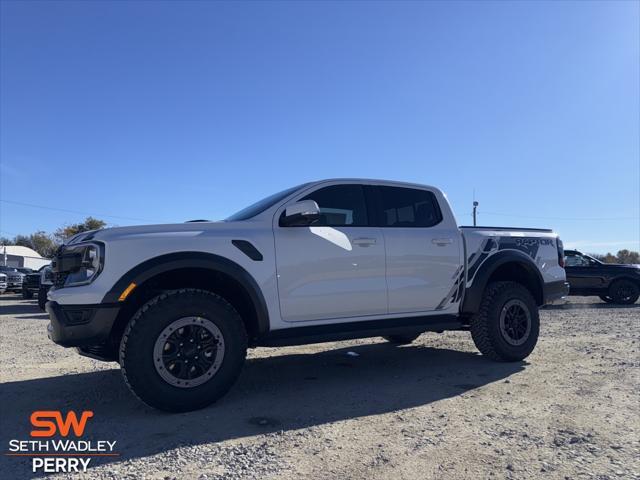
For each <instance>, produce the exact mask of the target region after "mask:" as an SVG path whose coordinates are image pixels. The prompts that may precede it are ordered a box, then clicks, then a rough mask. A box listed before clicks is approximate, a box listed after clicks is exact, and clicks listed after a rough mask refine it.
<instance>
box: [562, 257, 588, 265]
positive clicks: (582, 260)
mask: <svg viewBox="0 0 640 480" xmlns="http://www.w3.org/2000/svg"><path fill="white" fill-rule="evenodd" d="M564 264H565V265H566V266H567V267H588V266H589V260H588V259H587V258H586V257H583V256H582V255H567V256H566V257H565V260H564Z"/></svg>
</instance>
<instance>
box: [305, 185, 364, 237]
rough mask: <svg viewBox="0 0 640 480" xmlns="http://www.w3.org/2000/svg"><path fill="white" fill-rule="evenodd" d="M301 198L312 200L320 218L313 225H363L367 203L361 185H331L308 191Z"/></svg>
mask: <svg viewBox="0 0 640 480" xmlns="http://www.w3.org/2000/svg"><path fill="white" fill-rule="evenodd" d="M301 200H314V201H315V202H316V203H317V204H318V206H319V207H320V218H319V219H318V221H316V222H314V223H313V226H314V227H364V226H366V225H367V205H366V203H365V199H364V189H363V188H362V185H332V186H330V187H324V188H321V189H319V190H316V191H315V192H312V193H310V194H309V195H307V196H306V197H304V198H302V199H301Z"/></svg>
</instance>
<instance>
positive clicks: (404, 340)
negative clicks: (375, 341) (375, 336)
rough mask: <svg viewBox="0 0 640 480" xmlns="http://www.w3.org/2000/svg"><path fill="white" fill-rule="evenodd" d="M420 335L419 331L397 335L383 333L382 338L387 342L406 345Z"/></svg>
mask: <svg viewBox="0 0 640 480" xmlns="http://www.w3.org/2000/svg"><path fill="white" fill-rule="evenodd" d="M419 336H420V334H419V333H407V334H404V335H402V334H398V335H385V336H384V337H382V338H384V339H385V340H386V341H387V342H390V343H394V344H396V345H408V344H410V343H411V342H413V341H414V340H415V339H416V338H418V337H419Z"/></svg>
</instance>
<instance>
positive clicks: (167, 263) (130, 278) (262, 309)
mask: <svg viewBox="0 0 640 480" xmlns="http://www.w3.org/2000/svg"><path fill="white" fill-rule="evenodd" d="M182 268H204V269H209V270H212V271H216V272H220V273H223V274H225V275H228V276H229V277H231V278H233V279H234V280H235V281H236V282H238V283H239V284H240V285H242V286H243V287H244V288H245V290H246V291H247V293H248V295H249V298H250V299H251V301H252V303H253V307H254V309H255V312H256V316H257V321H258V330H259V333H260V334H263V333H266V332H268V331H269V313H268V310H267V305H266V303H265V300H264V296H263V295H262V291H261V290H260V287H259V286H258V284H257V282H256V281H255V279H254V278H253V277H252V276H251V275H250V274H249V272H247V271H246V270H245V269H244V268H242V267H241V266H240V265H238V264H237V263H235V262H232V261H231V260H229V259H228V258H224V257H221V256H219V255H214V254H212V253H205V252H179V253H170V254H166V255H160V256H158V257H154V258H151V259H149V260H146V261H144V262H142V263H140V264H139V265H137V266H135V267H133V268H132V269H131V270H129V271H128V272H127V273H125V274H124V275H123V276H122V277H121V278H120V279H119V280H118V281H117V282H116V283H115V284H114V285H113V287H111V289H110V290H109V291H108V292H107V293H106V294H105V296H104V298H103V299H102V303H118V297H119V296H120V294H121V293H122V292H123V291H124V290H125V289H126V288H127V286H128V285H129V284H131V283H132V282H133V283H135V284H136V285H142V284H143V283H144V282H145V281H147V280H149V279H150V278H152V277H155V276H156V275H159V274H161V273H165V272H168V271H171V270H177V269H182Z"/></svg>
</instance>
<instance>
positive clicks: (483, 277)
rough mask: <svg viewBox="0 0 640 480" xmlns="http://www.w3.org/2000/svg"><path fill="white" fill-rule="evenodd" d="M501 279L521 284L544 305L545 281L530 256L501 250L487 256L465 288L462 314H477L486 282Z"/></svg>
mask: <svg viewBox="0 0 640 480" xmlns="http://www.w3.org/2000/svg"><path fill="white" fill-rule="evenodd" d="M501 280H502V281H514V282H518V283H520V284H522V285H523V286H524V287H526V288H527V289H528V290H529V291H530V292H531V294H532V295H533V298H534V299H535V301H536V303H537V304H538V305H542V304H544V280H543V278H542V274H541V273H540V270H539V268H538V266H537V265H536V264H535V263H534V262H533V260H532V259H531V257H529V256H528V255H526V254H525V253H523V252H520V251H518V250H501V251H499V252H497V253H495V254H493V255H491V256H490V257H489V258H487V259H486V260H485V261H484V262H483V263H482V265H480V267H479V268H478V270H477V271H476V273H475V275H474V277H473V283H472V285H471V286H470V287H469V288H467V289H466V292H465V296H464V300H463V303H462V308H461V311H462V313H464V314H474V313H476V312H477V311H478V309H479V308H480V303H481V301H482V295H483V293H484V290H485V288H486V287H487V285H488V284H489V283H490V282H493V281H501Z"/></svg>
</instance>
